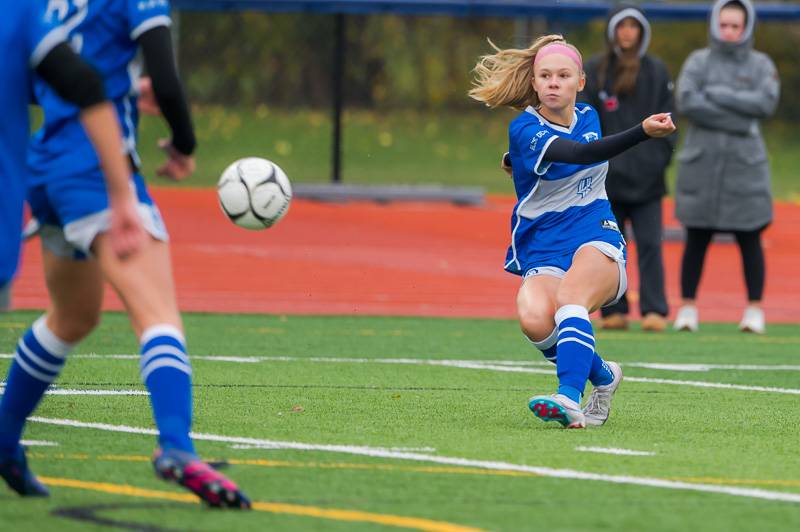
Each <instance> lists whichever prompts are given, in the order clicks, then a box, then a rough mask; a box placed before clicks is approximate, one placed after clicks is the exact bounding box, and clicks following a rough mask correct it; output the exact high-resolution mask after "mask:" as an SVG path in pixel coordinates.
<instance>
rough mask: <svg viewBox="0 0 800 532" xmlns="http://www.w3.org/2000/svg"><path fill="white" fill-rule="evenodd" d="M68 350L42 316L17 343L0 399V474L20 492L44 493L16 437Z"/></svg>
mask: <svg viewBox="0 0 800 532" xmlns="http://www.w3.org/2000/svg"><path fill="white" fill-rule="evenodd" d="M71 349H72V345H71V344H68V343H66V342H64V341H63V340H61V339H60V338H58V337H57V336H56V335H55V334H53V332H52V331H51V330H50V329H49V328H48V326H47V322H46V318H45V317H44V316H42V317H41V318H39V319H38V320H36V322H35V323H34V324H33V326H32V327H31V328H30V329H28V331H27V332H26V333H25V335H24V336H23V337H22V338H21V339H20V341H19V344H17V351H16V354H15V355H14V362H13V363H12V364H11V369H10V370H9V372H8V378H7V379H6V387H5V392H4V393H3V399H2V401H0V476H2V477H3V479H5V481H6V482H7V483H8V485H9V487H10V488H11V489H13V490H14V491H16V492H17V493H19V494H20V495H23V496H47V495H48V491H47V488H45V487H44V486H43V485H42V484H40V483H39V481H38V480H37V479H36V477H35V476H34V475H33V473H32V472H31V471H30V469H29V468H28V464H27V460H26V458H25V451H24V450H23V449H22V446H21V445H20V439H21V438H22V431H23V429H24V426H25V420H26V419H27V418H28V416H29V415H31V413H33V411H34V410H35V409H36V405H38V404H39V401H40V400H41V398H42V396H43V395H44V392H45V391H46V390H47V387H48V386H50V383H52V382H53V381H54V380H55V379H56V378H57V377H58V375H59V374H60V373H61V369H62V368H63V367H64V362H65V361H66V357H67V355H68V354H69V352H70V350H71Z"/></svg>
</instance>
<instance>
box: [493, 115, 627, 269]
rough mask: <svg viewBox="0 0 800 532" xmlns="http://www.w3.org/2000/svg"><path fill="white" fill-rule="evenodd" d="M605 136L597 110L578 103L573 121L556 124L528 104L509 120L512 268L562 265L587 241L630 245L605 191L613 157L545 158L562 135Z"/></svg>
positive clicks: (508, 264) (588, 139)
mask: <svg viewBox="0 0 800 532" xmlns="http://www.w3.org/2000/svg"><path fill="white" fill-rule="evenodd" d="M600 136H601V130H600V120H599V118H598V115H597V112H596V111H595V110H594V109H593V108H592V107H591V106H590V105H588V104H580V103H579V104H577V105H576V107H575V113H574V115H573V120H572V123H571V124H570V126H569V127H563V126H559V125H556V124H552V123H550V122H548V121H547V119H545V118H544V117H543V116H541V115H540V114H539V113H538V112H537V111H536V110H535V109H534V108H532V107H528V108H527V109H526V110H525V111H524V112H522V113H521V114H520V115H519V116H518V117H517V118H516V119H514V121H513V122H511V125H510V126H509V154H510V156H511V162H512V172H513V177H514V188H515V190H516V194H517V200H518V201H517V204H516V206H515V207H514V212H513V214H512V217H511V231H512V232H511V246H510V247H509V248H508V253H507V255H506V265H505V268H506V270H508V271H510V272H512V273H516V274H519V275H524V274H525V273H526V272H528V271H529V270H530V269H532V268H536V267H541V266H544V265H553V266H558V265H559V264H560V263H559V262H554V260H555V259H558V258H559V257H565V256H566V257H569V258H570V261H571V255H572V254H574V253H575V251H577V249H578V248H579V247H580V246H581V245H582V244H585V243H587V242H592V241H603V242H608V243H610V244H612V245H615V246H617V247H619V245H618V244H623V245H624V240H622V235H621V234H620V232H619V229H618V228H617V223H616V221H615V220H614V215H613V214H612V212H611V204H610V203H609V201H608V197H607V196H606V191H605V180H606V174H607V173H608V162H607V161H604V162H602V163H598V164H593V165H579V164H568V163H557V162H548V161H544V160H543V158H544V154H545V151H546V150H547V147H548V146H549V145H550V144H551V143H552V142H553V141H554V140H555V139H557V138H559V137H561V138H565V139H568V140H572V141H575V142H582V143H588V142H592V141H594V140H597V139H599V138H600Z"/></svg>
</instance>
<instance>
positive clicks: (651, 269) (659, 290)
mask: <svg viewBox="0 0 800 532" xmlns="http://www.w3.org/2000/svg"><path fill="white" fill-rule="evenodd" d="M611 209H612V210H613V211H614V217H615V218H616V219H617V223H618V224H619V228H620V230H624V227H625V223H626V221H627V220H630V221H631V225H632V226H633V239H634V242H636V252H637V256H638V259H639V310H640V311H641V313H642V316H644V315H645V314H648V313H650V312H655V313H656V314H660V315H662V316H666V315H667V311H668V310H669V309H668V307H667V297H666V295H665V294H664V259H663V256H662V253H661V240H662V234H663V223H662V221H661V198H658V199H655V200H652V201H648V202H646V203H618V202H614V201H612V202H611ZM601 313H602V315H603V316H608V315H609V314H627V313H628V298H627V296H624V295H623V296H622V299H620V300H619V302H617V304H615V305H613V306H610V307H605V308H603V309H602V311H601Z"/></svg>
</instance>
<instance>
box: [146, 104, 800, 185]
mask: <svg viewBox="0 0 800 532" xmlns="http://www.w3.org/2000/svg"><path fill="white" fill-rule="evenodd" d="M513 116H514V113H513V112H511V111H505V110H504V111H488V110H487V111H480V110H479V111H476V112H471V113H455V112H447V111H444V112H435V111H431V112H426V113H421V112H416V111H408V110H395V111H390V112H387V113H383V114H379V113H374V112H368V111H358V110H347V112H346V113H345V115H344V120H343V128H344V129H343V142H344V146H343V163H342V174H343V177H342V178H343V181H344V182H345V183H361V184H376V185H377V184H387V183H390V184H412V185H413V184H440V185H447V186H480V187H483V188H484V189H486V190H487V191H489V192H493V193H501V194H513V192H514V191H513V188H512V186H511V182H510V180H509V179H508V177H507V176H506V175H505V174H504V173H503V172H502V171H500V170H499V169H498V165H499V160H500V155H501V154H502V153H503V152H504V151H505V150H506V149H507V145H508V134H507V124H508V121H509V120H510V119H511V118H512V117H513ZM195 122H196V126H197V137H198V142H199V148H198V152H197V162H198V172H197V174H195V175H194V176H193V177H192V178H191V179H190V180H188V181H186V182H185V184H186V185H187V186H211V185H214V184H216V181H217V179H218V178H219V175H220V174H221V173H222V170H223V169H224V168H225V167H226V166H227V165H228V164H230V163H231V162H233V161H234V160H235V159H238V158H241V157H246V156H260V157H266V158H268V159H272V160H274V161H275V162H277V163H278V164H280V165H281V166H282V167H283V169H284V170H286V172H287V174H288V175H289V178H290V179H292V181H293V182H296V183H309V182H328V181H329V180H330V168H331V155H330V153H331V152H330V150H331V122H330V113H329V112H328V111H325V110H323V111H309V110H296V111H285V110H278V109H274V108H268V107H266V106H261V107H258V108H256V109H247V110H236V109H231V108H224V107H207V106H206V107H197V108H196V109H195ZM678 126H679V129H680V127H681V124H680V123H679V124H678ZM166 131H167V130H166V129H165V127H164V126H163V124H162V123H161V120H160V119H156V118H153V117H147V116H146V117H143V119H142V127H141V131H140V142H139V145H140V148H141V149H140V151H141V155H142V159H143V160H144V170H145V175H148V176H154V175H155V171H154V169H155V168H156V167H157V166H158V164H161V161H162V158H163V157H162V156H161V155H160V154H159V153H158V149H157V148H156V147H155V146H156V140H157V139H158V138H159V137H160V136H165V135H166ZM765 135H766V142H767V147H768V149H769V153H770V162H771V164H772V172H773V184H774V192H775V196H776V197H777V198H781V199H793V200H800V185H798V181H797V179H796V173H797V172H796V169H797V168H798V166H800V143H798V140H797V138H798V136H797V134H796V130H795V129H794V128H791V127H789V126H787V125H785V124H781V123H777V122H768V123H767V124H766V125H765ZM674 174H675V164H673V165H672V167H671V169H670V172H669V179H670V181H672V180H673V179H674ZM153 182H156V181H153Z"/></svg>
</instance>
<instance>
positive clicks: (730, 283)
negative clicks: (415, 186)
mask: <svg viewBox="0 0 800 532" xmlns="http://www.w3.org/2000/svg"><path fill="white" fill-rule="evenodd" d="M153 194H154V196H155V198H156V200H157V202H158V203H159V205H160V207H161V210H162V213H163V214H164V217H165V219H166V222H167V226H168V227H169V229H170V233H171V237H172V253H173V258H174V268H175V277H176V281H177V290H178V298H179V300H180V305H181V308H182V309H183V310H185V311H200V312H250V313H271V314H354V315H414V316H462V317H492V318H513V317H515V307H514V298H515V294H516V290H517V287H518V285H519V278H518V277H516V276H513V275H511V274H508V273H506V272H504V271H503V269H502V266H503V259H504V257H505V251H506V247H507V245H508V239H509V214H510V212H511V208H512V206H513V199H511V198H509V197H490V198H489V199H488V201H487V203H486V205H485V206H482V207H459V206H454V205H449V204H430V203H395V204H389V205H379V204H374V203H345V204H333V203H316V202H310V201H302V200H294V202H293V203H292V206H291V209H290V211H289V214H288V216H287V217H286V219H284V220H283V221H282V222H281V223H279V224H278V225H277V226H275V227H273V228H271V229H269V230H265V231H260V232H251V231H246V230H244V229H240V228H238V227H236V226H234V225H233V224H231V223H230V222H228V221H227V220H226V219H225V217H224V216H223V215H222V213H221V212H220V211H219V208H218V206H217V204H216V195H215V191H214V190H209V189H174V188H154V190H153ZM671 210H672V207H671V205H667V207H666V208H665V211H666V213H667V214H666V216H667V219H666V220H665V221H666V223H667V224H668V225H669V226H677V223H676V222H675V221H674V220H673V219H672V218H671ZM765 245H766V253H767V275H768V279H767V288H766V294H765V300H764V303H765V309H766V314H767V318H768V321H770V322H797V321H800V280H799V279H800V277H798V276H797V275H796V271H797V270H798V269H799V268H800V206H798V205H795V204H788V203H787V204H781V205H778V206H777V209H776V219H775V223H773V225H772V226H771V227H770V228H769V229H768V230H767V232H766V234H765ZM632 248H633V246H631V249H630V253H629V259H630V264H635V250H634V249H632ZM681 249H682V244H681V243H677V242H668V243H666V244H665V263H666V265H665V266H666V272H667V291H668V297H669V302H670V306H671V308H672V310H673V311H674V310H675V308H676V307H677V305H678V303H679V284H678V278H679V264H680V253H681ZM628 275H629V279H630V281H631V290H630V291H629V296H630V297H631V299H632V301H636V300H637V298H638V292H637V287H638V277H637V274H636V268H635V267H629V268H628ZM745 300H746V297H745V288H744V282H743V279H742V272H741V261H740V259H739V254H738V248H737V247H736V245H735V244H728V243H717V244H714V245H712V247H711V249H710V251H709V256H708V259H707V262H706V270H705V272H704V276H703V280H702V282H701V286H700V292H699V296H698V306H699V308H700V314H701V318H702V319H703V320H708V321H729V322H730V321H737V320H738V319H739V318H740V317H741V312H742V308H743V307H744V304H745ZM46 305H47V294H46V291H45V287H44V283H43V280H42V274H41V253H40V251H39V245H38V242H36V241H34V243H29V244H28V245H26V246H25V251H24V259H23V264H22V267H21V271H20V274H19V277H18V280H17V283H16V286H15V290H14V297H13V306H14V307H15V308H20V309H23V308H37V309H38V308H44V307H46ZM105 306H106V308H107V309H120V308H121V305H120V303H119V300H118V299H117V298H116V297H115V296H114V295H113V294H112V293H111V291H110V290H107V293H106V302H105ZM633 306H634V307H635V306H636V305H633Z"/></svg>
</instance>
